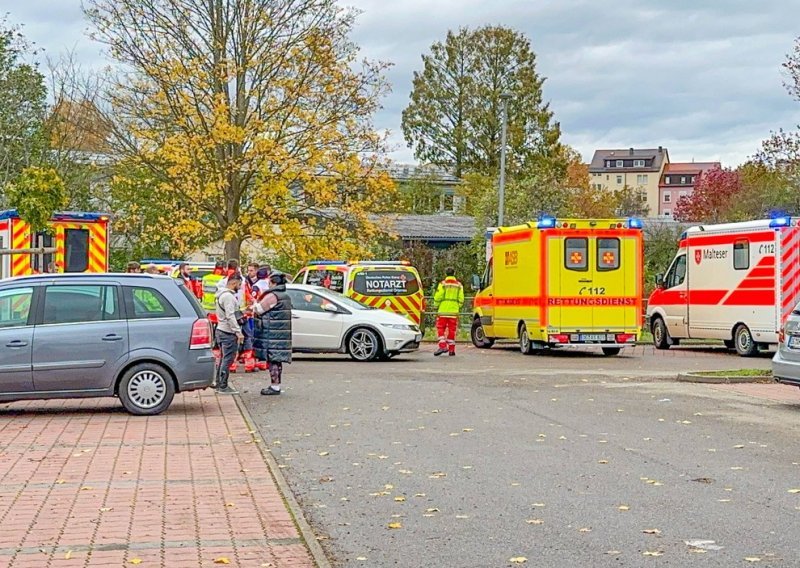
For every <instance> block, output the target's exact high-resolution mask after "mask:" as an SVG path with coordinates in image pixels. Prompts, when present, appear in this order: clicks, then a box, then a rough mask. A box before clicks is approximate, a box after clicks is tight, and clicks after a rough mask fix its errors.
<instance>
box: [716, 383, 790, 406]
mask: <svg viewBox="0 0 800 568" xmlns="http://www.w3.org/2000/svg"><path fill="white" fill-rule="evenodd" d="M712 388H715V389H719V390H725V391H733V392H738V393H740V394H746V395H748V396H752V397H756V398H763V399H766V400H772V401H775V402H785V403H787V404H797V403H800V389H799V388H797V387H793V386H790V385H781V384H778V383H768V384H762V383H741V384H734V385H713V387H712Z"/></svg>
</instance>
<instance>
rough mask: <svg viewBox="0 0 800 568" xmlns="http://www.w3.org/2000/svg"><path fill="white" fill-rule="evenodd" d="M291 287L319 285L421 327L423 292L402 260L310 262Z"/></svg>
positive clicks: (419, 282)
mask: <svg viewBox="0 0 800 568" xmlns="http://www.w3.org/2000/svg"><path fill="white" fill-rule="evenodd" d="M294 283H295V284H310V285H312V286H323V287H325V288H328V289H329V290H333V291H334V292H339V293H340V294H344V295H345V296H348V297H350V298H353V299H354V300H356V301H357V302H360V303H362V304H364V305H366V306H370V307H373V308H378V309H382V310H387V311H390V312H394V313H397V314H400V315H402V316H405V317H407V318H408V319H409V320H411V322H412V323H414V324H415V325H421V323H422V315H423V313H424V311H425V305H424V304H425V291H424V290H423V288H422V281H421V279H420V277H419V272H417V269H416V268H414V267H413V266H411V264H409V263H408V262H406V261H396V262H395V261H377V262H373V261H369V262H366V261H357V262H344V261H338V260H334V261H330V260H322V261H314V262H311V263H309V265H308V266H306V267H305V268H303V269H302V270H300V272H298V273H297V276H295V277H294Z"/></svg>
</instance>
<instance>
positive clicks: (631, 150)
mask: <svg viewBox="0 0 800 568" xmlns="http://www.w3.org/2000/svg"><path fill="white" fill-rule="evenodd" d="M630 152H631V156H633V148H631V149H630Z"/></svg>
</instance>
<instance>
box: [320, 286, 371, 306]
mask: <svg viewBox="0 0 800 568" xmlns="http://www.w3.org/2000/svg"><path fill="white" fill-rule="evenodd" d="M315 292H319V293H321V294H322V295H324V296H328V297H329V298H331V299H332V300H335V301H336V302H339V303H340V304H341V305H343V306H344V307H345V308H349V309H351V310H374V309H375V308H372V307H370V306H365V305H364V304H361V303H359V302H356V301H355V300H353V299H352V298H348V297H347V296H343V295H342V294H340V293H339V292H334V291H333V290H328V289H327V288H322V287H317V288H316V289H315Z"/></svg>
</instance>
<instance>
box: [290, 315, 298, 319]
mask: <svg viewBox="0 0 800 568" xmlns="http://www.w3.org/2000/svg"><path fill="white" fill-rule="evenodd" d="M292 319H293V320H299V319H300V316H295V315H293V316H292Z"/></svg>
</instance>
